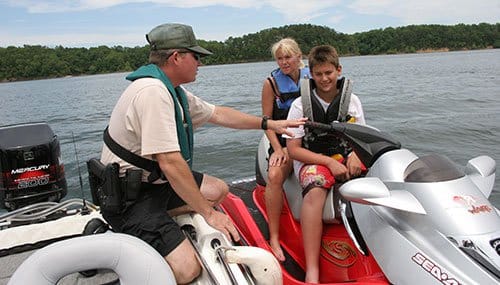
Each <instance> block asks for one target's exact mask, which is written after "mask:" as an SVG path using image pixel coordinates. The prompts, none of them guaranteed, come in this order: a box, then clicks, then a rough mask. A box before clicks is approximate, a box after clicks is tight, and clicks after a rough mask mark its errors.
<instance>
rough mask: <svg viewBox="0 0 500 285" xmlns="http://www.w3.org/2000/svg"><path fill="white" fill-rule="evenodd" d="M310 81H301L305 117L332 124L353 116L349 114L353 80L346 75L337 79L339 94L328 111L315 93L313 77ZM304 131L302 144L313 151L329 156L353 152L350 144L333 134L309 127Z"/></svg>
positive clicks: (345, 154) (345, 120) (344, 155)
mask: <svg viewBox="0 0 500 285" xmlns="http://www.w3.org/2000/svg"><path fill="white" fill-rule="evenodd" d="M308 81H309V82H306V83H304V82H301V95H302V96H301V97H302V99H301V100H302V108H303V113H304V117H308V118H309V119H310V120H311V121H314V122H319V123H324V124H330V123H332V122H333V121H340V122H347V121H349V119H350V118H351V116H350V115H348V114H347V111H348V110H349V103H350V101H351V100H350V98H351V96H350V95H351V90H352V89H351V87H352V85H351V81H349V80H348V79H347V80H346V79H345V78H344V77H343V78H340V79H339V80H338V81H337V89H338V90H339V94H338V95H337V96H335V98H334V99H333V101H332V102H330V104H329V105H328V108H327V110H326V112H325V110H324V109H323V106H322V105H321V103H320V101H319V100H318V98H317V97H316V96H314V95H313V91H312V90H313V88H314V87H315V84H314V81H313V80H312V79H311V80H308ZM307 83H309V84H307ZM308 85H309V86H308ZM308 98H310V100H309V101H308V100H307V99H308ZM309 106H310V107H309ZM304 131H305V136H304V139H303V140H302V144H303V146H304V147H305V148H307V149H309V150H311V151H313V152H316V153H322V154H324V155H327V156H332V155H335V154H341V155H342V156H343V157H347V155H348V154H349V152H351V149H350V148H349V147H348V145H347V144H345V143H344V142H343V141H341V140H339V139H338V138H337V137H336V136H335V135H333V134H330V133H327V132H324V131H320V130H318V129H309V128H305V129H304Z"/></svg>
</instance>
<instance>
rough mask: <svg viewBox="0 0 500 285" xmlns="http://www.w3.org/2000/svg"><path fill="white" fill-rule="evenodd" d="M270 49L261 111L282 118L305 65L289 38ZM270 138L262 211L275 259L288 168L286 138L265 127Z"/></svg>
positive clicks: (305, 70)
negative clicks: (270, 64) (270, 66)
mask: <svg viewBox="0 0 500 285" xmlns="http://www.w3.org/2000/svg"><path fill="white" fill-rule="evenodd" d="M271 53H272V55H273V58H274V59H275V60H276V63H277V64H278V68H277V69H275V70H273V71H272V72H271V76H269V77H268V78H266V80H265V81H264V84H263V87H262V115H263V116H266V117H268V118H272V119H273V120H280V119H284V118H286V117H287V115H288V110H289V109H290V105H291V104H292V102H293V101H294V100H295V99H296V98H297V97H299V96H300V94H299V90H300V88H299V81H300V78H304V77H309V68H307V67H305V65H304V63H303V62H302V51H301V50H300V47H299V45H298V44H297V42H296V41H295V40H294V39H292V38H284V39H282V40H280V41H278V42H276V43H275V44H274V45H273V46H272V48H271ZM266 136H267V138H268V139H269V142H270V145H271V146H270V148H269V166H268V167H269V173H268V182H267V186H266V192H265V199H266V211H267V216H268V220H269V235H270V238H269V244H270V246H271V248H272V250H273V253H274V255H275V256H276V258H277V259H278V260H279V261H284V260H285V255H284V254H283V250H282V249H281V246H280V242H279V220H280V215H281V209H282V207H283V182H284V181H285V179H286V178H287V177H288V175H289V174H290V173H291V171H292V161H291V160H290V158H289V156H288V151H287V149H286V140H285V139H284V138H282V137H281V136H280V135H277V134H276V133H275V132H273V131H272V130H267V131H266Z"/></svg>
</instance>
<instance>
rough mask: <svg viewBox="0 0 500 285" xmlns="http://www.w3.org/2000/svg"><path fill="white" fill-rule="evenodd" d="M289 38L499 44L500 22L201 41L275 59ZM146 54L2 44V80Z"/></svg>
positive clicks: (309, 28) (218, 51)
mask: <svg viewBox="0 0 500 285" xmlns="http://www.w3.org/2000/svg"><path fill="white" fill-rule="evenodd" d="M285 37H291V38H294V39H295V40H296V41H297V42H298V43H299V45H300V47H301V49H302V52H303V53H304V54H307V53H308V52H309V50H310V49H311V48H312V47H314V46H316V45H321V44H329V45H332V46H334V47H335V48H336V49H337V51H338V52H339V54H340V55H343V56H346V55H370V54H395V53H414V52H419V51H427V50H466V49H484V48H500V23H497V24H487V23H480V24H478V25H465V24H458V25H454V26H444V25H410V26H406V27H397V28H385V29H378V30H371V31H368V32H363V33H355V34H353V35H348V34H343V33H339V32H336V31H335V30H334V29H332V28H329V27H325V26H316V25H311V24H300V25H287V26H283V27H278V28H270V29H265V30H262V31H260V32H257V33H254V34H248V35H244V36H242V37H237V38H233V37H230V38H228V39H227V40H226V41H224V42H219V41H204V40H199V44H200V45H201V46H203V47H205V48H207V49H208V50H210V51H212V52H213V53H214V54H213V55H211V56H208V57H205V58H203V60H202V61H203V63H204V64H206V65H211V64H229V63H238V62H256V61H268V60H272V55H271V46H272V44H274V43H275V42H276V41H278V40H280V39H282V38H285ZM148 53H149V47H148V46H143V47H134V48H129V47H122V46H115V47H107V46H99V47H92V48H88V49H87V48H65V47H62V46H56V47H55V48H48V47H44V46H39V45H34V46H30V45H25V46H23V47H13V46H10V47H6V48H0V82H2V81H15V80H28V79H37V78H51V77H61V76H67V75H74V76H76V75H86V74H98V73H112V72H125V71H132V70H134V69H136V68H138V67H139V66H141V65H143V64H146V63H147V62H148Z"/></svg>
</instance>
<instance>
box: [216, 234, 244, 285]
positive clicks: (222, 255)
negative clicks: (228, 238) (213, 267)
mask: <svg viewBox="0 0 500 285" xmlns="http://www.w3.org/2000/svg"><path fill="white" fill-rule="evenodd" d="M211 245H212V248H213V249H215V253H216V254H217V256H218V257H219V260H220V262H221V263H222V265H224V269H226V272H227V274H228V275H229V279H231V283H232V284H235V285H236V284H238V282H237V281H236V277H234V274H233V271H232V270H231V268H229V263H228V262H227V256H226V251H228V250H234V249H232V248H230V247H223V246H221V243H220V241H219V240H217V239H213V240H212V242H211Z"/></svg>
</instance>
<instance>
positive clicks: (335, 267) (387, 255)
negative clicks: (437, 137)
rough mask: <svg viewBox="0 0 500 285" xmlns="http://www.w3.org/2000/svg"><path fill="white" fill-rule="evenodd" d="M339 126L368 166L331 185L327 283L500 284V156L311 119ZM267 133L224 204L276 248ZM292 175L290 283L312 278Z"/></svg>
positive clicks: (285, 227) (246, 229)
mask: <svg viewBox="0 0 500 285" xmlns="http://www.w3.org/2000/svg"><path fill="white" fill-rule="evenodd" d="M305 127H306V128H310V129H315V130H321V131H324V132H329V133H331V134H334V135H335V136H336V137H338V138H339V139H340V140H342V141H343V142H344V143H347V144H348V145H349V146H350V147H351V148H352V149H353V151H354V152H356V154H357V155H358V157H359V158H360V159H361V161H362V162H363V163H364V165H365V166H366V167H367V172H366V174H365V175H364V176H363V177H359V178H355V179H352V180H350V181H347V182H346V183H343V184H337V185H335V186H334V187H335V188H334V189H332V190H331V191H329V194H328V197H327V202H326V203H325V206H324V209H323V222H324V229H323V235H322V242H321V244H322V247H321V254H320V282H321V284H417V283H418V284H448V285H451V284H499V282H500V211H499V210H498V209H497V208H495V207H494V206H493V205H492V204H491V203H490V202H489V201H488V197H489V196H490V194H491V191H492V189H493V186H494V181H495V171H496V163H495V161H494V160H493V159H492V158H490V157H488V156H478V157H475V158H473V159H471V160H469V161H468V163H467V165H466V166H465V167H458V166H457V165H455V164H454V163H453V162H452V161H451V160H449V159H448V158H446V157H444V156H442V155H439V154H429V155H425V156H420V157H419V156H417V155H416V154H414V153H413V152H411V151H410V150H408V149H405V148H402V146H401V144H400V142H399V141H397V140H396V139H395V138H393V137H392V136H390V135H389V134H387V133H385V132H382V131H380V130H378V129H376V128H373V127H370V126H362V125H356V124H350V123H339V122H334V123H332V124H320V123H314V122H307V123H306V125H305ZM268 148H269V141H268V140H267V138H266V136H265V135H264V136H263V137H262V139H261V141H260V143H259V147H258V151H257V155H256V177H255V179H253V180H252V179H247V180H246V181H236V182H235V183H233V185H231V193H230V194H229V196H228V198H227V199H225V200H224V202H223V203H222V209H223V211H225V212H226V213H227V214H228V215H229V216H230V217H231V218H232V220H233V222H234V223H235V224H236V226H237V228H238V230H239V231H240V233H241V236H242V239H243V240H244V241H245V242H246V243H247V244H248V245H250V246H258V247H261V248H263V249H266V250H269V251H271V248H270V246H269V244H268V239H269V232H268V228H267V215H266V206H265V200H264V192H265V185H266V182H267V160H268V151H267V150H268ZM300 189H301V188H300V185H299V183H298V181H297V179H296V177H295V175H293V174H291V175H290V176H289V177H288V178H287V179H286V181H285V183H284V197H285V198H284V205H283V210H282V212H281V217H280V244H281V247H282V249H283V251H284V254H285V256H286V260H285V261H284V262H283V263H282V264H281V267H282V271H283V284H304V276H305V273H304V268H305V258H304V252H303V241H302V233H301V226H300V219H299V217H300V208H301V203H302V195H301V190H300Z"/></svg>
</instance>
